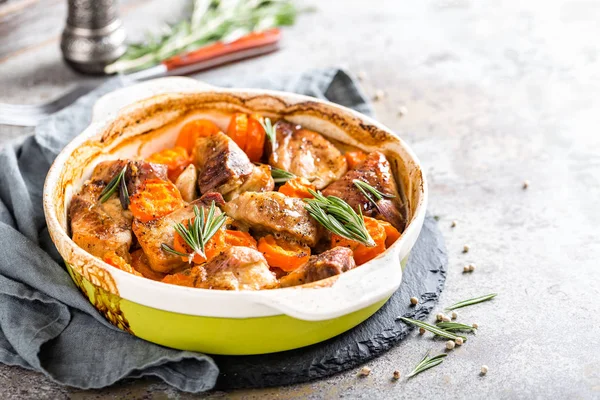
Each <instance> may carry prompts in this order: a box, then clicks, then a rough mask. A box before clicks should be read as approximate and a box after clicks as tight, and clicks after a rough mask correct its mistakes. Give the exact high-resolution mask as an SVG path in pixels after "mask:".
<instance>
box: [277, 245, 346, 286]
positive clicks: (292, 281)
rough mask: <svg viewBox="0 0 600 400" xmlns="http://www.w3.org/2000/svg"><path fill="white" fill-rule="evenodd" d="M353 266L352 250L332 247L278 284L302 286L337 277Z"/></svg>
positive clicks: (312, 257)
mask: <svg viewBox="0 0 600 400" xmlns="http://www.w3.org/2000/svg"><path fill="white" fill-rule="evenodd" d="M355 266H356V264H355V263H354V258H353V257H352V250H350V249H349V248H347V247H334V248H333V249H331V250H327V251H326V252H324V253H321V254H318V255H315V256H311V257H310V259H309V260H308V261H307V262H306V264H304V265H302V266H301V267H299V268H298V269H296V270H295V271H293V272H290V274H289V275H286V276H284V277H283V278H281V279H280V280H279V283H280V284H281V287H289V286H298V285H304V284H305V283H310V282H316V281H320V280H321V279H325V278H329V277H331V276H334V275H339V274H341V273H342V272H346V271H348V270H351V269H352V268H354V267H355Z"/></svg>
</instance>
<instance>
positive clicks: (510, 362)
mask: <svg viewBox="0 0 600 400" xmlns="http://www.w3.org/2000/svg"><path fill="white" fill-rule="evenodd" d="M161 7H162V8H164V6H161V5H159V4H158V1H150V2H144V3H143V4H141V5H139V9H137V11H135V12H129V13H128V14H127V15H126V18H125V20H126V23H127V26H128V28H129V29H130V30H131V31H134V30H136V29H138V28H140V27H142V26H143V27H144V28H146V27H149V26H151V23H149V22H148V21H150V22H152V21H153V20H156V19H159V18H161V17H162V15H163V14H161V10H160V9H161ZM141 15H143V16H144V18H145V19H139V18H138V17H140V16H141ZM598 20H600V2H596V1H584V0H581V1H560V0H559V1H544V2H537V1H536V2H534V1H522V0H520V1H517V0H510V1H504V2H502V4H500V2H496V1H483V0H481V1H478V0H427V1H421V2H408V1H406V2H400V1H394V0H389V1H384V0H372V1H369V2H364V1H359V0H352V1H344V2H341V1H340V2H333V1H326V2H318V11H317V12H316V13H313V14H308V15H304V16H302V17H301V18H300V20H299V21H298V24H297V25H296V26H295V27H293V28H291V29H289V30H287V31H286V32H285V48H284V49H283V50H282V51H280V52H279V53H277V54H274V55H271V56H268V57H265V58H260V59H255V60H252V61H248V62H245V63H243V64H237V65H232V66H228V67H225V68H221V69H219V70H216V71H212V72H209V73H204V74H201V75H199V76H198V77H199V78H201V79H206V80H208V81H215V80H220V79H224V78H226V77H228V76H234V75H237V74H268V73H270V72H271V71H275V70H279V69H286V70H298V71H299V70H303V69H306V68H310V67H321V66H330V65H335V64H338V65H345V66H346V67H348V68H349V69H350V70H352V71H355V72H358V71H364V72H365V74H366V78H365V80H364V86H365V89H366V90H367V91H368V92H369V93H374V91H375V90H376V89H384V90H385V91H386V94H387V96H386V97H385V98H384V99H383V100H382V101H379V102H377V103H376V105H375V107H376V111H377V114H378V118H379V119H380V120H381V121H382V122H383V123H384V124H386V125H388V126H389V127H391V128H393V129H394V130H395V131H397V132H398V134H399V135H400V136H401V137H402V138H404V140H406V141H407V142H408V143H410V144H411V145H412V146H413V148H414V150H415V151H416V153H417V154H418V155H419V157H420V158H421V160H422V162H423V163H424V165H425V166H426V171H427V176H428V178H429V182H430V189H431V195H430V204H431V205H430V210H431V211H432V212H433V213H434V214H437V215H439V216H440V224H441V227H442V231H443V232H444V235H445V237H446V240H447V245H448V248H449V249H450V253H451V261H450V272H449V276H448V280H447V286H446V290H445V292H444V293H443V296H442V300H441V305H442V306H443V305H449V304H451V303H453V302H455V301H457V300H462V299H465V298H469V297H472V296H476V295H480V294H485V293H489V292H498V293H499V296H498V297H497V299H495V300H494V301H493V302H490V303H486V304H481V305H479V306H474V307H470V308H466V309H464V310H463V311H461V312H460V318H461V320H463V321H469V322H477V323H478V324H479V325H480V330H479V333H478V334H477V336H476V337H474V338H472V340H469V342H468V343H467V344H466V345H464V346H462V347H460V348H458V349H456V350H454V351H453V352H452V353H451V354H450V355H449V356H448V357H447V358H446V360H445V362H444V363H443V364H442V365H441V366H438V367H436V368H435V369H433V370H430V371H428V372H426V373H423V374H422V375H420V376H417V377H416V378H414V379H412V380H406V379H405V378H402V379H401V380H400V381H398V382H391V380H390V378H391V376H392V372H393V370H395V369H398V370H400V371H401V372H402V374H403V375H406V374H407V373H408V372H409V371H410V369H411V368H412V366H414V364H415V363H416V362H417V361H418V360H419V359H420V357H421V356H422V355H423V353H424V352H425V351H426V350H427V349H428V348H433V349H434V351H438V350H440V351H441V349H442V347H443V342H438V341H432V340H430V338H428V337H425V338H423V337H420V336H418V335H412V336H411V337H410V338H409V339H408V340H406V341H405V342H403V343H401V344H400V345H399V346H397V347H396V348H394V349H393V350H392V351H390V352H388V353H387V354H385V355H383V356H381V357H379V358H378V359H376V360H373V361H372V362H370V363H368V365H369V367H371V368H372V373H371V375H370V376H369V377H366V378H358V377H357V376H356V373H357V370H353V371H348V372H346V373H342V374H339V375H337V376H335V377H332V378H329V379H325V380H321V381H317V382H312V383H307V384H303V385H297V386H291V387H284V388H271V389H264V390H249V391H240V392H234V393H212V394H210V395H208V396H207V397H210V398H240V399H241V398H248V399H251V398H261V399H300V398H310V399H317V398H338V397H345V398H364V399H375V398H377V399H383V398H385V399H396V398H404V397H406V398H449V399H455V398H456V399H458V398H467V397H468V398H471V399H483V398H485V399H496V398H527V399H529V398H540V399H543V398H557V399H558V398H586V399H588V398H589V399H591V398H600V335H598V328H600V317H599V315H600V295H599V294H600V293H599V288H600V268H599V266H598V261H599V259H600V257H599V256H598V254H599V253H600V239H599V238H600V212H599V211H598V208H599V206H600V133H599V132H598V126H600V113H599V112H598V110H599V109H600V96H599V95H600V90H599V89H600V53H599V51H600V50H599V47H598V37H600V25H599V24H598ZM57 23H62V21H57ZM83 79H84V78H81V77H79V76H77V75H76V74H74V73H73V72H71V71H69V70H68V69H67V68H66V67H64V66H63V64H62V63H61V60H60V55H59V53H58V49H57V45H56V43H52V42H50V43H47V44H46V45H44V46H41V47H38V48H35V49H33V50H30V51H24V52H22V53H20V54H18V55H16V56H14V57H11V58H8V59H4V60H3V61H2V62H1V63H0V87H1V88H2V89H1V91H0V101H10V102H30V103H34V102H37V101H40V100H42V99H47V98H49V97H52V96H55V95H57V94H59V93H60V92H62V91H63V90H64V89H65V88H67V87H69V86H71V85H73V84H74V83H76V82H77V81H80V80H83ZM399 105H404V106H405V107H406V108H407V110H408V113H407V114H406V115H405V116H403V117H398V116H397V113H396V109H397V107H398V106H399ZM29 131H30V130H28V129H22V128H10V127H0V138H1V140H2V142H4V141H6V140H8V139H9V138H11V137H16V136H19V135H22V134H25V133H27V132H29ZM525 179H528V180H529V181H530V182H531V184H530V187H529V188H528V189H527V190H523V189H522V188H521V185H522V182H523V181H524V180H525ZM452 220H456V221H458V225H457V226H456V227H455V228H451V227H450V222H451V221H452ZM466 243H468V244H469V245H470V247H471V250H470V252H469V253H467V254H462V253H461V251H462V247H463V245H464V244H466ZM469 262H474V263H476V264H477V270H476V271H475V272H474V273H472V274H463V273H462V267H463V265H464V264H465V263H469ZM482 364H486V365H488V366H489V373H488V374H487V376H484V377H482V376H480V375H479V370H480V367H481V365H482ZM26 397H29V398H53V399H54V398H67V397H71V398H75V399H78V398H98V399H110V398H157V399H162V398H173V399H187V398H192V397H193V396H190V395H186V394H182V393H178V392H175V391H173V390H172V389H170V388H168V387H166V386H165V385H163V384H161V383H160V382H158V381H153V380H144V381H136V382H125V383H121V384H118V385H116V386H114V387H111V388H108V389H104V390H99V391H91V392H85V391H78V390H73V389H68V388H63V387H60V386H57V385H56V384H54V383H52V382H51V381H50V380H49V379H47V378H44V377H43V376H40V375H39V374H37V373H33V372H28V371H24V370H22V369H18V368H12V367H6V366H1V367H0V398H3V399H10V398H26Z"/></svg>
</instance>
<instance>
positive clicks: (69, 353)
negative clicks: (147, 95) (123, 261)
mask: <svg viewBox="0 0 600 400" xmlns="http://www.w3.org/2000/svg"><path fill="white" fill-rule="evenodd" d="M213 83H217V84H221V85H223V82H213ZM128 84H130V82H128V81H127V80H126V79H125V78H114V79H112V80H109V81H108V82H106V83H105V84H104V85H102V86H101V87H99V88H97V89H96V90H94V91H93V92H91V93H89V94H87V95H86V96H84V97H82V98H80V99H79V100H78V101H77V102H75V103H74V104H73V105H71V106H69V107H67V108H65V109H63V110H62V111H60V112H58V113H56V114H54V115H52V116H50V117H49V118H48V119H47V120H45V121H44V122H43V123H42V124H40V125H39V126H38V127H37V128H36V131H35V134H34V135H33V136H30V137H28V138H26V139H25V140H24V141H20V142H19V143H18V144H12V145H9V146H7V147H5V148H4V149H3V150H2V152H1V153H0V243H1V245H0V362H1V363H4V364H8V365H18V366H21V367H23V368H28V369H32V370H36V371H39V372H42V373H43V374H45V375H46V376H47V377H49V378H50V379H51V380H53V381H55V382H58V383H61V384H64V385H68V386H74V387H78V388H82V389H91V388H102V387H105V386H109V385H111V384H113V383H115V382H117V381H119V380H121V379H124V378H138V377H142V376H156V377H159V378H160V379H162V380H163V381H165V382H166V383H168V384H169V385H172V386H174V387H176V388H177V389H180V390H183V391H187V392H202V391H206V390H210V389H211V388H212V387H213V386H214V385H215V382H216V379H217V376H218V374H219V369H218V367H217V365H216V364H215V363H214V361H213V360H212V359H211V358H210V357H209V356H207V355H204V354H199V353H193V352H189V351H179V350H173V349H169V348H165V347H162V346H158V345H155V344H153V343H149V342H146V341H144V340H141V339H138V338H136V337H134V336H132V335H130V334H128V333H125V332H122V331H121V330H119V329H117V328H116V327H114V326H113V325H111V324H110V323H108V322H107V321H106V320H105V319H104V318H103V317H102V316H101V315H100V314H99V313H98V312H97V311H96V309H95V308H94V307H93V306H92V305H91V304H90V303H89V302H88V300H87V299H86V298H85V297H84V296H83V295H82V294H81V293H80V292H79V290H78V289H77V287H76V286H75V285H74V283H73V282H72V281H71V278H70V277H69V275H68V273H67V272H66V270H65V268H64V265H63V262H62V259H61V258H60V256H59V254H58V252H57V251H56V248H55V247H54V245H53V244H52V241H51V240H50V236H49V234H48V229H47V227H46V222H45V218H44V212H43V209H42V188H43V184H44V179H45V177H46V173H47V172H48V169H49V167H50V164H51V163H52V160H53V159H54V157H56V155H57V154H58V152H59V151H60V150H61V149H62V148H63V147H64V146H65V145H66V144H67V143H68V142H69V141H71V139H73V138H74V137H75V136H76V135H77V134H79V133H80V132H82V131H83V129H84V128H85V127H86V126H87V125H88V124H89V123H90V116H91V109H92V106H93V105H94V103H95V101H96V100H97V99H98V98H99V97H100V96H102V95H103V94H105V93H107V92H110V91H112V90H114V89H117V88H120V87H123V86H126V85H128ZM229 85H231V86H236V87H260V88H267V89H277V90H286V91H291V92H297V93H302V94H306V95H310V96H314V97H318V98H321V99H327V100H330V101H333V102H336V103H339V104H342V105H345V106H347V107H351V108H354V109H356V110H358V111H360V112H363V113H367V114H370V113H371V109H370V105H369V104H368V103H367V101H366V100H365V97H364V96H363V94H362V93H361V91H360V89H359V88H358V86H357V85H356V84H355V82H354V80H353V79H352V78H351V77H350V76H349V75H348V74H347V73H345V72H344V71H342V70H338V69H324V70H312V71H309V72H306V73H303V74H300V75H296V76H289V75H288V76H286V75H280V76H272V77H270V78H268V79H262V80H252V79H246V80H245V81H236V82H229V84H228V85H227V86H229ZM224 86H225V85H224Z"/></svg>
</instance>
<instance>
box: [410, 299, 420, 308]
mask: <svg viewBox="0 0 600 400" xmlns="http://www.w3.org/2000/svg"><path fill="white" fill-rule="evenodd" d="M410 304H412V305H413V306H416V305H417V304H419V299H417V298H416V297H411V298H410Z"/></svg>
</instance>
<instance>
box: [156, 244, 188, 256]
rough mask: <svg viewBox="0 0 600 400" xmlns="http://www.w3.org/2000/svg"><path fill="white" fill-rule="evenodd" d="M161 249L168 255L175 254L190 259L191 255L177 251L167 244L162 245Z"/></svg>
mask: <svg viewBox="0 0 600 400" xmlns="http://www.w3.org/2000/svg"><path fill="white" fill-rule="evenodd" d="M160 248H161V249H162V250H163V251H166V252H167V253H171V254H175V255H176V256H180V257H188V256H189V254H186V253H182V252H180V251H177V250H175V249H173V248H172V247H171V246H169V245H168V244H165V243H162V244H161V245H160Z"/></svg>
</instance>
